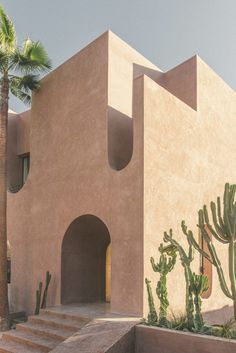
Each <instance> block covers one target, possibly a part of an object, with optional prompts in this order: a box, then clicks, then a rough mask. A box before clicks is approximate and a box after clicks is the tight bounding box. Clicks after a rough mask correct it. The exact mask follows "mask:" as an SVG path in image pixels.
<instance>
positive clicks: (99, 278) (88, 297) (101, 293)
mask: <svg viewBox="0 0 236 353" xmlns="http://www.w3.org/2000/svg"><path fill="white" fill-rule="evenodd" d="M110 242H111V239H110V234H109V231H108V229H107V227H106V225H105V224H104V223H103V221H102V220H101V219H99V218H98V217H96V216H93V215H83V216H80V217H78V218H76V219H75V220H74V221H73V222H72V223H71V224H70V225H69V227H68V229H67V231H66V233H65V235H64V238H63V242H62V250H61V303H62V304H69V303H91V302H105V301H106V300H107V299H108V298H110V293H109V292H108V291H110V283H107V281H110V274H109V273H110V272H109V269H108V268H107V267H108V266H110V255H109V251H107V250H108V247H109V244H110Z"/></svg>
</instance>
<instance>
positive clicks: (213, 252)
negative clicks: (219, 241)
mask: <svg viewBox="0 0 236 353" xmlns="http://www.w3.org/2000/svg"><path fill="white" fill-rule="evenodd" d="M207 245H208V249H209V252H210V254H211V257H212V259H213V265H214V266H215V267H216V270H217V274H218V277H219V281H220V286H221V289H222V291H223V292H224V294H225V295H226V296H227V297H228V298H230V299H233V298H232V294H231V293H230V291H229V288H228V286H227V283H226V280H225V276H224V272H223V269H222V267H221V262H220V260H219V257H218V255H217V253H216V250H215V247H214V245H213V243H212V241H211V240H210V241H209V243H207Z"/></svg>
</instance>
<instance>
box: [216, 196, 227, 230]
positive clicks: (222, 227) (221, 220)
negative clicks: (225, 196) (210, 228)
mask: <svg viewBox="0 0 236 353" xmlns="http://www.w3.org/2000/svg"><path fill="white" fill-rule="evenodd" d="M217 215H218V219H219V223H220V226H221V229H222V230H223V231H224V233H226V229H225V225H224V221H223V218H222V215H221V204H220V197H219V196H218V197H217Z"/></svg>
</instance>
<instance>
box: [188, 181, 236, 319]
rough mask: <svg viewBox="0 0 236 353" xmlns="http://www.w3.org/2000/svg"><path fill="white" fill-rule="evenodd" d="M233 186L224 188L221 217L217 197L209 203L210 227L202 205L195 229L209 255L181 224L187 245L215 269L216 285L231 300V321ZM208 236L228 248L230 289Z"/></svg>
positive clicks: (235, 265) (234, 295)
mask: <svg viewBox="0 0 236 353" xmlns="http://www.w3.org/2000/svg"><path fill="white" fill-rule="evenodd" d="M235 192H236V185H230V184H229V183H226V184H225V190H224V200H223V206H224V210H223V215H222V211H221V200H220V197H217V202H216V203H215V202H211V204H210V207H211V215H212V221H213V225H211V224H210V221H209V217H208V211H207V206H206V205H204V206H203V208H202V209H200V210H199V212H198V227H199V229H200V231H201V234H202V236H203V239H204V240H205V242H206V244H207V247H208V250H209V254H208V253H206V252H205V251H203V250H202V249H201V248H200V246H199V245H198V243H197V241H196V240H195V238H194V236H193V232H192V231H191V230H188V229H187V227H186V225H185V222H184V221H182V229H183V232H184V234H185V235H186V236H187V239H188V241H189V242H190V243H191V244H192V245H193V246H194V248H195V249H196V250H197V251H199V253H200V254H201V255H202V256H204V257H205V258H206V259H207V260H208V261H209V262H210V263H211V264H212V265H214V266H215V267H216V270H217V274H218V278H219V282H220V286H221V289H222V291H223V293H224V294H225V295H226V296H227V297H228V298H230V299H232V300H233V304H234V318H235V319H236V202H235V201H234V198H235ZM209 233H210V234H211V235H212V236H213V237H214V238H215V239H216V240H217V241H219V242H220V243H222V244H227V245H228V253H229V256H228V257H229V258H228V270H229V278H230V283H231V286H230V287H231V289H229V287H228V285H227V282H226V280H225V275H224V272H223V269H222V266H221V262H220V259H219V257H218V255H217V252H216V249H215V246H214V244H213V242H212V240H211V237H210V236H209Z"/></svg>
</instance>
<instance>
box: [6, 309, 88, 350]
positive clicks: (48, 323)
mask: <svg viewBox="0 0 236 353" xmlns="http://www.w3.org/2000/svg"><path fill="white" fill-rule="evenodd" d="M89 321H90V319H88V318H83V317H78V316H73V315H71V314H65V313H60V312H56V311H51V310H41V312H40V315H37V316H30V317H29V318H28V321H27V322H26V323H22V324H17V325H16V329H15V330H11V331H7V332H4V333H3V335H2V339H1V340H0V352H3V353H42V352H50V351H51V350H53V349H54V348H55V347H57V346H58V345H59V344H60V343H61V342H63V341H65V340H66V339H67V338H68V337H70V336H72V335H73V334H74V333H75V332H78V331H79V330H80V329H81V328H82V327H84V326H85V325H86V324H87V323H88V322H89Z"/></svg>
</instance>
